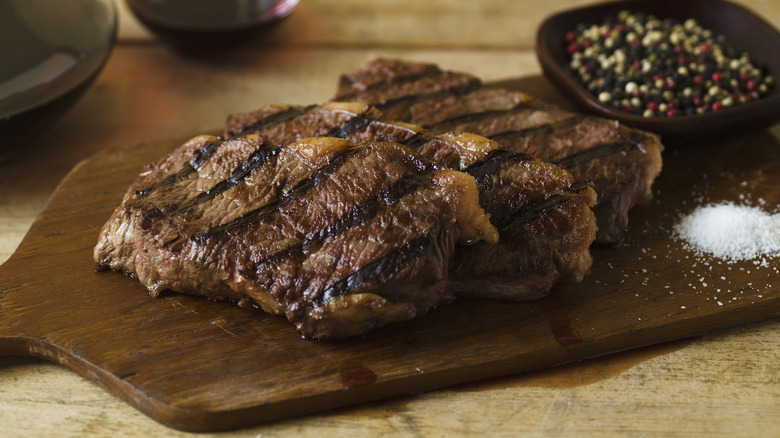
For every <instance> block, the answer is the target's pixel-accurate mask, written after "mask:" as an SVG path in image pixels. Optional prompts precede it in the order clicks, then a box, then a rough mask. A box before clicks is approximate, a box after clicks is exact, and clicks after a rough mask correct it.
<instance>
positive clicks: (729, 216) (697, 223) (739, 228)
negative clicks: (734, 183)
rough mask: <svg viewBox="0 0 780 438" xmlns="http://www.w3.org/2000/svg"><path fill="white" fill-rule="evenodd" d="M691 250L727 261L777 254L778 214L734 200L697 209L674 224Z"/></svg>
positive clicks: (779, 251)
mask: <svg viewBox="0 0 780 438" xmlns="http://www.w3.org/2000/svg"><path fill="white" fill-rule="evenodd" d="M674 231H675V233H676V236H677V237H679V238H680V239H682V240H684V241H685V242H687V243H688V244H689V245H691V246H692V249H694V250H696V251H698V252H701V253H706V254H711V255H713V256H715V257H718V258H721V259H726V260H732V261H737V260H748V259H752V258H756V257H759V256H770V257H775V256H780V214H774V215H770V214H768V213H766V212H764V211H762V210H761V209H759V208H755V207H747V206H744V205H736V204H734V203H725V204H709V205H705V206H702V207H698V208H696V209H695V210H694V211H693V212H691V213H690V214H689V215H687V216H685V217H683V218H682V219H681V220H680V222H679V223H678V224H677V225H675V227H674Z"/></svg>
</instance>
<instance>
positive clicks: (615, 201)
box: [334, 59, 663, 244]
mask: <svg viewBox="0 0 780 438" xmlns="http://www.w3.org/2000/svg"><path fill="white" fill-rule="evenodd" d="M334 100H336V101H347V100H349V101H358V102H363V103H366V104H370V105H374V106H376V107H377V108H378V109H379V110H380V111H382V112H383V113H384V114H385V116H386V117H388V118H391V119H394V120H402V121H405V122H410V123H414V124H416V125H420V126H422V127H423V128H425V129H427V130H429V131H431V132H433V133H434V134H437V133H443V132H448V131H453V130H457V131H464V132H473V133H475V134H480V135H483V136H485V137H489V138H491V139H493V140H496V141H498V142H499V143H501V144H502V145H503V146H504V147H506V148H507V149H509V150H511V151H513V152H522V153H527V154H531V155H533V156H535V157H536V158H539V159H540V160H542V161H546V162H550V163H554V164H556V165H558V166H560V167H562V168H563V169H566V170H568V171H569V172H571V173H572V174H573V175H574V177H575V178H576V179H577V180H578V181H580V182H582V183H585V184H587V185H589V186H591V187H593V188H594V189H595V190H596V193H597V194H598V200H597V201H596V205H595V206H594V211H595V213H596V219H597V223H598V227H599V231H598V236H597V241H598V242H601V243H608V244H610V243H611V244H614V243H618V242H620V241H621V239H622V238H623V235H624V233H625V230H626V229H627V226H628V211H629V210H630V209H631V208H632V207H634V206H635V205H636V204H638V203H640V202H645V201H647V200H649V199H650V197H651V195H652V192H651V186H652V183H653V181H654V179H655V177H656V176H657V175H658V174H659V172H660V171H661V165H662V160H661V151H662V150H663V146H662V145H661V143H660V141H659V139H658V137H657V136H656V135H654V134H651V133H648V132H645V131H641V130H637V129H631V128H628V127H626V126H623V125H621V124H619V123H618V122H616V121H613V120H607V119H602V118H598V117H590V116H583V115H579V114H574V113H572V112H569V111H565V110H563V109H561V108H559V107H556V106H554V105H551V104H549V103H546V102H543V101H541V100H539V99H537V98H534V97H531V96H529V95H528V94H524V93H519V92H515V91H509V90H503V89H499V88H493V87H489V86H485V85H484V84H483V83H482V82H481V81H480V80H479V79H478V78H476V77H474V76H471V75H468V74H462V73H456V72H450V71H443V70H441V69H440V68H439V67H438V66H436V65H433V64H425V63H413V62H406V61H400V60H390V59H376V60H374V61H372V62H370V63H369V64H368V65H366V66H365V67H364V68H362V69H360V70H358V71H357V72H355V73H353V74H351V75H343V76H342V77H341V80H340V83H339V86H338V91H337V93H336V95H335V97H334Z"/></svg>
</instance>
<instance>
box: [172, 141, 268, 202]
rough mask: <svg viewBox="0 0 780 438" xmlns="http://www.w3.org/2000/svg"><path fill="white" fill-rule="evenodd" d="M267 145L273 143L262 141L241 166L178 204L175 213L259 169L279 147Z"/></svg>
mask: <svg viewBox="0 0 780 438" xmlns="http://www.w3.org/2000/svg"><path fill="white" fill-rule="evenodd" d="M269 146H275V145H271V144H270V143H266V142H263V144H261V145H260V147H259V148H258V149H257V150H255V151H254V152H252V154H251V155H250V156H249V157H247V160H246V161H244V162H243V163H242V165H241V166H239V167H238V168H236V169H235V170H233V172H232V173H231V174H230V176H229V177H228V178H227V179H224V180H222V181H220V182H218V183H217V184H216V185H214V187H212V188H211V189H209V190H207V191H205V192H201V193H199V194H198V195H197V196H196V197H195V198H193V199H191V200H190V201H187V202H184V203H182V204H181V205H179V206H178V207H177V208H176V209H175V214H179V213H181V212H183V211H185V210H188V209H190V208H192V207H194V206H196V205H198V204H202V203H204V202H206V201H208V200H210V199H213V198H215V197H217V196H219V195H221V194H222V193H225V192H226V191H228V190H230V189H232V188H233V187H235V186H237V185H238V184H239V183H240V182H241V181H244V180H245V179H247V178H248V177H249V176H250V175H252V174H253V173H254V172H255V171H256V170H257V169H260V168H261V167H263V166H264V165H266V164H267V163H268V162H269V161H271V160H272V159H275V158H276V157H277V156H278V155H279V151H280V150H281V149H280V148H279V147H269Z"/></svg>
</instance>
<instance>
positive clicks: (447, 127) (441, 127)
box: [424, 102, 534, 132]
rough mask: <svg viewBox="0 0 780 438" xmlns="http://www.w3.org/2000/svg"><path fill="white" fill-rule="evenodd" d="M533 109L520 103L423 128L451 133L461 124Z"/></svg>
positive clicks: (466, 115)
mask: <svg viewBox="0 0 780 438" xmlns="http://www.w3.org/2000/svg"><path fill="white" fill-rule="evenodd" d="M533 108H534V106H533V105H530V104H529V103H527V102H521V103H519V104H517V105H515V106H513V107H512V108H507V109H501V110H489V111H482V112H478V113H468V114H463V115H460V116H455V117H451V118H449V119H445V120H442V121H441V122H438V123H434V124H431V125H427V126H424V127H425V128H426V129H430V130H431V131H435V132H441V131H452V130H456V128H457V126H458V125H460V124H463V123H471V122H479V121H482V120H488V119H491V118H495V117H500V116H503V115H506V114H513V113H516V112H521V111H526V110H528V109H533Z"/></svg>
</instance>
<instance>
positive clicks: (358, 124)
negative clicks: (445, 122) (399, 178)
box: [326, 110, 432, 149]
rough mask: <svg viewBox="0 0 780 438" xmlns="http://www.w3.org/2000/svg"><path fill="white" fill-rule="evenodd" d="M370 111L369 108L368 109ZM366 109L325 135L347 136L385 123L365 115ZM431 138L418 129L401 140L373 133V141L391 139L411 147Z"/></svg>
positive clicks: (402, 128)
mask: <svg viewBox="0 0 780 438" xmlns="http://www.w3.org/2000/svg"><path fill="white" fill-rule="evenodd" d="M369 111H370V110H369ZM369 111H366V112H365V113H361V114H358V115H356V117H355V118H353V119H351V120H349V121H347V122H345V123H344V124H342V125H341V126H336V127H333V128H331V130H330V131H329V132H328V133H327V134H326V136H327V137H338V138H347V139H348V138H349V136H351V135H352V134H354V133H356V132H358V131H361V130H363V129H366V128H367V127H369V126H371V125H374V124H382V123H386V122H383V121H382V120H380V119H376V118H373V117H370V116H366V114H367V113H368V112H369ZM387 125H388V126H391V127H392V128H395V129H400V130H405V131H407V132H408V131H409V129H407V128H404V127H401V126H398V125H395V124H393V123H387ZM431 140H432V137H431V136H430V135H428V134H426V133H424V132H420V131H414V134H412V135H411V136H409V137H407V138H406V139H405V140H401V139H398V138H395V137H392V136H386V135H375V136H374V141H391V142H395V143H399V144H402V145H404V146H406V147H408V148H411V149H417V148H419V147H420V146H422V145H424V144H425V143H428V142H429V141H431Z"/></svg>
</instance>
